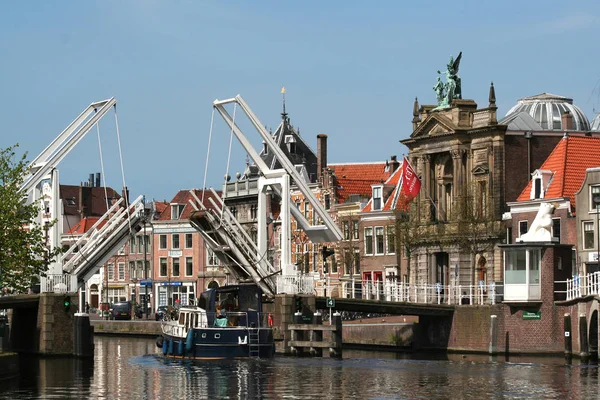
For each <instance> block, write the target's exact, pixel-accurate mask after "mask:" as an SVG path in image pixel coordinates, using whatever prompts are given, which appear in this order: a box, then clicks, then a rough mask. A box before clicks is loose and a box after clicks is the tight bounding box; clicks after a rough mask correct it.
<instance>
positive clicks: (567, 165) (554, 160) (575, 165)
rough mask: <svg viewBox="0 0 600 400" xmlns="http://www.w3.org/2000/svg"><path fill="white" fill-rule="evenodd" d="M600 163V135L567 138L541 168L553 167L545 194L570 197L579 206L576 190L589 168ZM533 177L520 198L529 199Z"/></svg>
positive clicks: (549, 196) (545, 196) (550, 196)
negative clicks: (596, 136) (598, 136)
mask: <svg viewBox="0 0 600 400" xmlns="http://www.w3.org/2000/svg"><path fill="white" fill-rule="evenodd" d="M598 166H600V138H595V137H587V136H571V137H565V138H563V139H562V140H561V141H560V142H559V143H558V144H557V145H556V147H555V148H554V150H553V151H552V153H550V155H549V156H548V158H547V159H546V161H544V163H543V164H542V166H541V167H540V168H539V169H540V170H548V171H552V179H551V180H550V183H549V184H548V187H547V188H546V190H545V195H544V198H547V199H555V198H562V197H564V198H569V199H570V201H571V204H572V205H573V209H575V207H576V204H575V193H576V192H577V191H578V190H579V189H580V188H581V185H582V183H583V181H584V180H585V173H586V172H585V171H586V169H588V168H594V167H598ZM532 185H533V181H532V180H530V181H529V183H528V184H527V186H526V187H525V189H524V190H523V191H522V192H521V194H520V195H519V197H518V198H517V201H529V200H530V193H531V188H532Z"/></svg>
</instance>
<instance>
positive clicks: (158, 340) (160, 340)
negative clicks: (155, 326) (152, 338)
mask: <svg viewBox="0 0 600 400" xmlns="http://www.w3.org/2000/svg"><path fill="white" fill-rule="evenodd" d="M163 343H164V340H163V337H162V336H159V337H157V338H156V347H158V348H161V347H163Z"/></svg>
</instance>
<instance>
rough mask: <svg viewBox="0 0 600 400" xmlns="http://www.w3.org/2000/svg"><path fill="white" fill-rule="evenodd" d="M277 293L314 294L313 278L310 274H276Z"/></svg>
mask: <svg viewBox="0 0 600 400" xmlns="http://www.w3.org/2000/svg"><path fill="white" fill-rule="evenodd" d="M275 282H276V284H277V293H278V294H279V293H287V294H314V292H315V279H314V278H313V276H311V275H285V276H284V275H277V276H276V278H275Z"/></svg>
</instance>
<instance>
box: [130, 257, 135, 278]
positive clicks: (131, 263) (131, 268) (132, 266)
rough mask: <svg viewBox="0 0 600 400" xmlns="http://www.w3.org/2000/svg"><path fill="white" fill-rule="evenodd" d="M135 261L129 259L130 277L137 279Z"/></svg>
mask: <svg viewBox="0 0 600 400" xmlns="http://www.w3.org/2000/svg"><path fill="white" fill-rule="evenodd" d="M136 277H137V274H136V271H135V261H129V278H131V279H136Z"/></svg>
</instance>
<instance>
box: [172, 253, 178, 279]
mask: <svg viewBox="0 0 600 400" xmlns="http://www.w3.org/2000/svg"><path fill="white" fill-rule="evenodd" d="M173 276H179V257H176V258H173Z"/></svg>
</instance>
